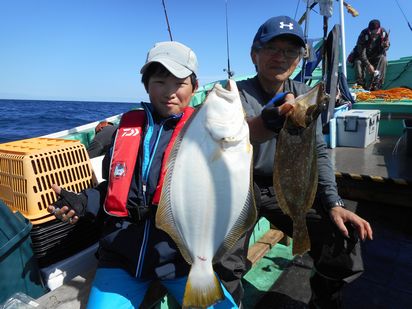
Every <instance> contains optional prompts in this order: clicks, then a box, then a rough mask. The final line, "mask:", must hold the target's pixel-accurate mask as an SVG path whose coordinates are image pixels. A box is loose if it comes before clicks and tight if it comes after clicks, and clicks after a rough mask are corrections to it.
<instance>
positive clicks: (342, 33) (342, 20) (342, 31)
mask: <svg viewBox="0 0 412 309" xmlns="http://www.w3.org/2000/svg"><path fill="white" fill-rule="evenodd" d="M339 13H340V37H341V38H340V39H341V43H342V44H341V45H342V46H341V47H342V59H341V60H342V73H343V74H345V76H346V37H345V18H344V15H343V13H344V12H343V0H339Z"/></svg>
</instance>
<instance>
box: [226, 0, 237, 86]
mask: <svg viewBox="0 0 412 309" xmlns="http://www.w3.org/2000/svg"><path fill="white" fill-rule="evenodd" d="M225 7H226V53H227V69H223V71H224V72H227V77H228V78H229V79H230V78H231V77H232V76H233V75H234V74H235V73H234V72H233V71H232V70H231V69H230V53H229V22H228V17H227V0H226V1H225Z"/></svg>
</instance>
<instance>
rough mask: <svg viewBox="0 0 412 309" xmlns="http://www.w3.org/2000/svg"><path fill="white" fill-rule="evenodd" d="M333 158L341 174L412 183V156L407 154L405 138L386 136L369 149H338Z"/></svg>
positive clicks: (332, 152) (333, 151) (331, 154)
mask: <svg viewBox="0 0 412 309" xmlns="http://www.w3.org/2000/svg"><path fill="white" fill-rule="evenodd" d="M398 141H399V143H398V144H397V142H398ZM329 154H330V157H331V159H332V163H333V164H334V168H335V171H337V172H340V173H350V174H359V175H368V176H377V177H383V178H390V179H403V180H406V181H412V154H410V155H408V154H407V152H406V142H405V137H404V136H403V137H402V138H401V139H400V137H399V136H382V137H380V138H379V139H378V140H377V141H376V142H374V143H372V144H370V145H369V146H368V147H366V148H352V147H336V148H333V149H329Z"/></svg>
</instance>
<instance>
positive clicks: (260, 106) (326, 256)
mask: <svg viewBox="0 0 412 309" xmlns="http://www.w3.org/2000/svg"><path fill="white" fill-rule="evenodd" d="M304 47H305V41H304V36H303V31H302V29H301V27H300V26H299V24H298V23H297V22H296V21H295V20H293V19H291V18H290V17H287V16H279V17H273V18H270V19H269V20H267V21H266V22H265V23H264V24H263V25H262V26H261V27H260V28H259V29H258V31H257V33H256V35H255V38H254V39H253V44H252V49H251V58H252V62H253V64H254V65H255V67H256V71H257V75H256V76H255V77H253V78H251V79H247V80H244V81H240V82H238V83H237V84H238V88H239V92H240V97H241V100H242V104H243V107H244V109H245V112H246V117H247V122H248V124H249V129H250V139H251V142H252V144H253V146H254V181H255V183H256V184H257V186H258V187H259V190H257V192H258V194H257V196H256V200H257V204H258V206H260V215H261V216H264V217H266V218H267V219H268V220H269V221H270V222H271V223H272V224H274V225H275V226H276V227H277V228H278V229H280V230H282V231H284V232H285V233H286V234H288V235H289V236H291V235H292V234H293V231H292V221H291V219H290V218H289V217H288V216H287V215H285V214H283V212H282V211H281V210H280V208H279V206H278V202H277V200H276V196H275V192H274V189H273V184H272V182H273V180H272V177H273V176H272V175H273V162H274V156H275V148H276V137H277V134H278V132H279V131H280V129H281V128H282V126H283V122H284V120H285V115H286V114H287V113H288V111H290V109H291V108H293V107H292V105H291V104H290V103H293V100H294V98H295V97H296V96H298V95H300V94H303V93H305V92H307V91H308V90H309V89H310V88H309V87H308V86H307V85H305V84H303V83H300V82H296V81H293V80H291V79H290V76H291V74H292V73H293V72H294V70H295V69H296V67H297V65H298V64H299V62H300V60H301V59H302V57H303V55H304ZM286 93H287V94H286ZM275 96H276V98H277V99H275V100H273V98H274V97H275ZM269 101H272V102H271V103H269V104H267V103H268V102H269ZM273 101H275V102H273ZM321 126H322V124H321V119H320V117H319V118H318V121H317V135H316V141H317V166H318V173H319V178H318V180H319V184H318V189H317V196H316V200H315V203H314V205H313V207H312V209H311V210H310V211H309V213H308V215H307V225H308V229H309V234H310V238H311V243H312V247H311V251H310V252H309V254H310V256H311V257H312V258H313V260H314V273H313V276H312V277H311V280H310V284H311V289H312V298H311V301H310V305H311V307H312V308H339V307H341V289H342V287H343V285H344V283H347V282H351V281H352V280H354V279H355V278H357V277H358V276H360V274H361V273H362V271H363V265H362V259H361V256H360V244H359V243H358V238H357V236H359V237H360V238H361V239H362V240H365V239H367V238H368V239H372V229H371V227H370V225H369V223H368V222H367V221H365V220H364V219H362V218H360V217H359V216H357V215H356V214H355V213H353V212H351V211H349V210H347V209H345V207H344V203H343V201H342V199H341V198H340V197H339V195H338V193H337V188H336V182H335V177H334V171H333V168H332V165H331V161H330V159H329V157H328V153H327V150H326V146H325V143H324V140H323V135H322V127H321ZM259 193H260V194H259ZM236 250H241V248H236V249H235V250H234V252H235V254H232V255H231V256H230V257H227V258H226V260H223V261H222V264H218V265H217V268H216V269H217V270H219V273H220V274H221V275H220V278H221V279H222V281H223V282H224V284H225V285H226V287H227V288H228V289H229V291H231V293H232V295H234V296H235V297H236V296H238V295H241V294H239V292H238V290H239V285H236V280H235V279H234V278H235V277H236V275H237V274H238V272H239V269H240V268H239V265H240V264H241V260H239V258H237V256H240V255H239V251H236ZM240 259H244V257H240ZM230 267H232V268H234V271H232V275H229V274H226V277H222V274H223V275H225V272H224V271H222V270H221V268H226V269H228V268H230ZM228 273H229V272H228Z"/></svg>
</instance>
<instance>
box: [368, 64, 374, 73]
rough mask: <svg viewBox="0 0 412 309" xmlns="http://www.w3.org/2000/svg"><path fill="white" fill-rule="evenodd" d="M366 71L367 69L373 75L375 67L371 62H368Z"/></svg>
mask: <svg viewBox="0 0 412 309" xmlns="http://www.w3.org/2000/svg"><path fill="white" fill-rule="evenodd" d="M368 71H369V73H370V74H372V75H373V73H374V72H375V67H374V66H373V65H372V64H369V66H368Z"/></svg>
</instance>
